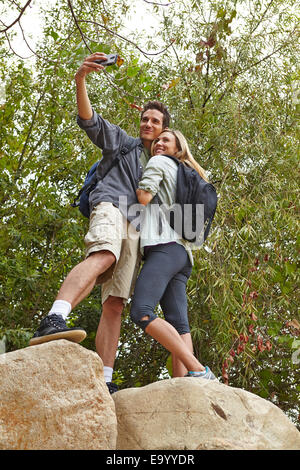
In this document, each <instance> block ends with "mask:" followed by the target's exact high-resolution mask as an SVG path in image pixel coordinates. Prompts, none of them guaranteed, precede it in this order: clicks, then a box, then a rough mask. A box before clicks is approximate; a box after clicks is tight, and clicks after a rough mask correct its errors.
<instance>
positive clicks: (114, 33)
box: [68, 0, 174, 58]
mask: <svg viewBox="0 0 300 470" xmlns="http://www.w3.org/2000/svg"><path fill="white" fill-rule="evenodd" d="M68 1H69V0H68ZM77 21H78V23H91V24H93V25H97V26H100V28H103V29H105V30H106V31H107V32H108V33H110V34H112V35H113V36H117V37H118V38H120V39H122V40H123V41H126V42H128V43H129V44H132V45H133V46H134V47H135V48H136V49H138V50H139V51H140V52H141V53H142V54H143V55H144V56H145V57H147V56H149V55H151V56H154V55H159V54H162V53H163V52H165V51H166V50H167V49H168V48H169V47H171V46H172V44H173V42H174V40H172V42H171V43H170V44H169V45H168V46H166V47H165V48H164V49H162V50H161V51H159V52H145V51H143V49H141V48H140V47H139V46H138V45H137V44H136V43H135V42H133V41H131V40H130V39H128V38H126V37H124V36H122V35H121V34H119V33H116V32H115V31H112V30H111V29H109V28H108V27H107V26H105V25H103V24H101V23H98V22H97V21H92V20H77ZM147 58H148V57H147Z"/></svg>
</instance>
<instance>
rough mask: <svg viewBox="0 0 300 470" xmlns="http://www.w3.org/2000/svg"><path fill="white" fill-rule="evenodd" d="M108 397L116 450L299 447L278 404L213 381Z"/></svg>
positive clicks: (167, 383)
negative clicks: (114, 417) (114, 420)
mask: <svg viewBox="0 0 300 470" xmlns="http://www.w3.org/2000/svg"><path fill="white" fill-rule="evenodd" d="M112 396H113V399H114V401H115V405H116V413H117V418H118V440H117V449H118V450H127V449H130V450H134V449H146V450H147V449H149V450H156V449H160V450H173V449H174V450H178V449H179V450H180V449H186V450H197V449H199V450H200V449H201V450H204V449H225V450H231V449H243V450H247V449H251V450H255V449H257V450H260V449H269V450H271V449H278V450H283V449H300V433H299V431H298V430H297V428H296V427H295V426H294V425H293V424H292V423H291V422H290V420H289V419H288V418H287V417H286V416H285V414H284V413H283V412H282V411H281V410H280V409H279V408H278V407H276V406H275V405H273V404H272V403H271V402H269V401H267V400H265V399H263V398H260V397H258V396H256V395H254V394H252V393H249V392H247V391H245V390H242V389H237V388H233V387H228V386H227V385H223V384H220V383H219V382H217V381H211V380H206V379H199V378H197V379H196V378H188V377H182V378H175V379H170V380H162V381H160V382H155V383H153V384H151V385H147V386H145V387H141V388H131V389H127V390H120V391H119V392H117V393H115V394H113V395H112Z"/></svg>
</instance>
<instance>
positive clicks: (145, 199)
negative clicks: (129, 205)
mask: <svg viewBox="0 0 300 470" xmlns="http://www.w3.org/2000/svg"><path fill="white" fill-rule="evenodd" d="M136 196H137V198H138V201H139V203H140V204H142V205H143V206H146V205H147V204H149V202H150V201H152V199H153V196H152V194H151V193H148V191H144V190H143V189H137V190H136Z"/></svg>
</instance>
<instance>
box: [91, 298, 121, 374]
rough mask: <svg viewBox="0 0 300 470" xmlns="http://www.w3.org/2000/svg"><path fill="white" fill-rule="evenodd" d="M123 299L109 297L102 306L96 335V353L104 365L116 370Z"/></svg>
mask: <svg viewBox="0 0 300 470" xmlns="http://www.w3.org/2000/svg"><path fill="white" fill-rule="evenodd" d="M123 308H124V303H123V299H121V298H120V297H113V296H111V295H110V296H109V297H108V299H107V300H106V301H105V302H104V304H103V306H102V314H101V318H100V322H99V326H98V330H97V335H96V351H97V353H98V354H99V356H100V357H101V359H102V362H103V365H104V366H107V367H111V368H112V369H113V368H114V362H115V358H116V353H117V349H118V344H119V337H120V330H121V315H122V311H123Z"/></svg>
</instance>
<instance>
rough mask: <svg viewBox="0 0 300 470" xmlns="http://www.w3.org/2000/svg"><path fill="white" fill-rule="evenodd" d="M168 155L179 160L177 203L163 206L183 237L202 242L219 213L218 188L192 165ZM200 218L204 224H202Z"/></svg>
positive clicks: (199, 243) (176, 230)
mask: <svg viewBox="0 0 300 470" xmlns="http://www.w3.org/2000/svg"><path fill="white" fill-rule="evenodd" d="M165 156H166V157H169V158H171V159H172V160H173V161H175V162H176V163H177V165H178V172H177V183H176V197H175V204H174V205H172V206H171V207H168V208H166V207H165V206H162V207H161V208H162V210H163V212H164V214H165V215H166V218H167V221H168V222H169V224H170V226H171V227H172V229H173V230H175V232H177V233H178V234H179V235H180V236H181V237H182V238H183V239H185V240H187V241H189V242H192V243H194V244H196V245H201V244H202V243H203V242H204V241H205V240H206V239H207V236H208V233H209V230H210V227H211V224H212V221H213V218H214V215H215V212H216V208H217V200H218V198H217V193H216V189H215V187H214V186H213V185H212V184H211V183H208V182H207V181H205V180H204V179H203V178H201V176H200V175H199V173H198V172H197V171H196V170H194V169H193V168H191V167H189V166H187V165H185V164H184V163H182V162H180V161H179V160H178V159H177V158H176V157H171V156H170V155H165ZM159 202H160V201H159ZM160 204H161V202H160ZM202 211H203V212H202ZM201 212H202V213H203V219H202V214H201ZM201 219H202V220H203V223H200V224H199V220H201Z"/></svg>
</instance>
